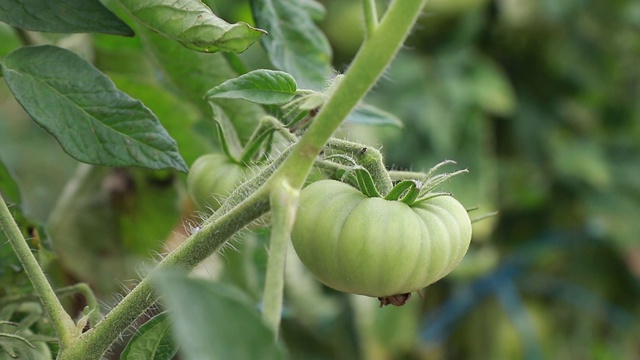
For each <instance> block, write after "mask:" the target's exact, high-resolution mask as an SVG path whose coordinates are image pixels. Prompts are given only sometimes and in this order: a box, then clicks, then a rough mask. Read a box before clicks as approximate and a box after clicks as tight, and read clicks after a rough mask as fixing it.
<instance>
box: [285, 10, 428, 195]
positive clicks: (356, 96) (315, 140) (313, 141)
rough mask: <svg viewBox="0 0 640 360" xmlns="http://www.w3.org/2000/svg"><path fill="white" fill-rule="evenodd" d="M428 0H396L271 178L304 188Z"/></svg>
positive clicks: (398, 48) (389, 61)
mask: <svg viewBox="0 0 640 360" xmlns="http://www.w3.org/2000/svg"><path fill="white" fill-rule="evenodd" d="M425 2H426V0H402V1H394V2H392V3H391V5H390V6H389V8H388V10H387V12H386V13H385V15H384V16H383V18H382V20H381V21H380V24H379V25H378V27H377V28H376V30H375V31H374V32H373V33H372V34H371V36H370V37H369V38H368V39H367V41H365V42H364V43H363V44H362V47H361V48H360V50H359V51H358V53H357V54H356V57H355V58H354V60H353V63H352V64H351V67H350V68H349V70H348V71H347V72H346V74H345V76H344V78H343V80H342V81H341V82H340V83H339V84H338V85H337V87H336V88H335V90H334V91H333V93H332V94H331V97H330V98H329V100H328V101H327V102H326V103H325V105H324V106H323V107H322V109H321V110H320V112H319V113H318V114H317V115H316V117H315V119H314V120H313V123H312V124H311V125H310V127H309V129H308V130H307V132H306V133H305V134H304V136H303V137H302V138H301V139H300V141H299V142H298V144H297V145H296V148H295V149H294V150H293V152H292V154H291V156H290V157H289V158H287V160H285V162H284V163H283V165H282V166H281V167H280V168H279V169H278V171H277V175H276V176H274V177H273V178H272V179H273V181H274V182H277V181H278V180H277V179H276V178H278V177H279V176H283V177H286V178H287V179H288V180H289V182H290V184H291V186H292V187H293V188H301V187H302V185H303V183H304V180H305V178H306V176H307V174H308V173H309V171H310V169H311V166H312V165H313V163H314V160H315V158H316V156H317V155H318V154H319V153H320V151H321V150H322V148H323V147H324V145H325V144H326V142H327V141H328V140H329V138H330V137H331V135H333V133H334V132H335V131H336V129H337V128H338V127H339V126H340V124H341V123H342V121H343V120H344V119H345V118H346V117H347V115H348V114H349V113H350V112H351V111H352V110H353V108H355V106H356V105H357V104H358V102H360V100H361V99H362V98H363V97H364V96H365V94H366V93H367V92H368V91H369V89H370V88H371V87H372V86H373V85H374V84H375V83H376V81H377V80H378V78H379V77H380V76H381V75H382V73H383V71H384V70H385V69H386V67H387V66H388V65H389V64H390V63H391V61H392V60H393V57H394V56H395V55H396V53H397V52H398V51H399V50H400V47H401V46H402V44H403V43H404V40H405V38H406V37H407V36H408V35H409V32H410V31H411V28H412V27H413V24H414V23H415V21H416V19H417V18H418V16H419V15H420V12H421V10H422V8H423V6H424V4H425Z"/></svg>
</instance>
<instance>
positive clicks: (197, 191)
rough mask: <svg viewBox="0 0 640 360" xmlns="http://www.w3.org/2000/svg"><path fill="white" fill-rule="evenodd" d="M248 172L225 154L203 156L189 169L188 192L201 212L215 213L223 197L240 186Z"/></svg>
mask: <svg viewBox="0 0 640 360" xmlns="http://www.w3.org/2000/svg"><path fill="white" fill-rule="evenodd" d="M246 170H247V167H246V166H243V165H240V164H237V163H235V162H233V161H231V159H229V158H228V157H227V156H225V155H223V154H207V155H203V156H201V157H199V158H198V159H196V161H195V162H194V163H193V165H191V169H189V174H188V175H187V190H188V191H189V195H191V198H192V199H193V201H194V203H195V204H196V206H197V207H198V208H199V209H200V210H202V211H204V210H207V209H212V210H214V211H215V210H217V209H218V208H220V205H221V200H222V199H223V197H225V196H227V195H229V193H231V192H232V191H233V190H234V189H235V188H236V187H237V186H238V185H240V183H241V182H242V180H243V179H244V177H245V171H246Z"/></svg>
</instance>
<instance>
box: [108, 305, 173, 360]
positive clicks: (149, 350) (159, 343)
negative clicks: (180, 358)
mask: <svg viewBox="0 0 640 360" xmlns="http://www.w3.org/2000/svg"><path fill="white" fill-rule="evenodd" d="M177 352H178V347H177V346H176V344H175V343H174V342H173V338H172V337H171V321H170V319H169V315H168V314H167V313H166V312H163V313H160V314H158V315H156V316H154V317H153V318H152V319H151V320H149V321H147V322H146V323H145V324H144V325H142V326H141V327H140V328H139V329H138V331H137V332H136V334H135V335H134V336H133V337H132V338H131V340H129V343H128V344H127V347H126V348H125V349H124V351H123V352H122V354H121V355H120V360H138V359H148V360H170V359H172V358H173V356H174V355H175V354H176V353H177Z"/></svg>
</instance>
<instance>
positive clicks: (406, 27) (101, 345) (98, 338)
mask: <svg viewBox="0 0 640 360" xmlns="http://www.w3.org/2000/svg"><path fill="white" fill-rule="evenodd" d="M425 2H426V0H396V1H394V2H392V3H391V5H390V7H389V9H388V11H387V13H386V14H385V16H384V17H383V18H382V21H381V22H380V24H379V26H378V27H377V28H376V30H375V32H374V33H373V34H371V37H370V38H368V39H367V41H365V43H364V44H363V46H362V47H361V49H360V51H359V52H358V54H357V55H356V58H355V59H354V61H353V64H352V65H351V68H350V69H349V71H348V72H347V74H346V75H345V78H344V81H342V83H341V84H340V85H339V86H338V87H337V88H336V90H335V93H334V94H333V95H332V96H331V98H330V99H329V101H328V102H327V103H326V104H325V105H324V106H323V108H322V110H321V111H320V113H319V114H318V115H317V117H316V118H315V119H314V122H313V124H312V125H311V126H310V127H309V129H308V130H307V132H306V133H305V135H304V136H303V137H302V139H301V140H300V142H298V143H297V144H296V146H295V148H294V149H293V151H292V153H291V154H289V156H288V157H287V159H286V160H285V161H284V162H283V163H282V166H281V167H279V168H278V170H276V172H275V173H274V174H273V176H272V177H271V178H270V179H269V181H268V182H267V183H266V184H265V186H263V187H261V188H260V189H258V190H257V191H256V192H255V193H253V194H252V195H251V196H249V198H247V199H246V200H245V201H243V202H241V203H239V204H238V205H237V206H236V207H234V208H233V209H231V210H229V211H228V212H226V213H224V215H221V216H218V215H215V216H214V218H215V220H213V221H212V222H207V223H206V225H205V226H203V228H202V229H200V231H198V232H197V233H195V234H194V235H192V236H190V237H189V239H187V240H186V241H185V243H184V244H183V245H182V246H180V247H179V248H178V249H176V250H175V251H174V252H172V253H171V254H169V255H168V256H167V257H166V258H165V259H164V260H163V261H162V262H160V264H158V266H157V268H158V269H162V268H165V267H166V266H179V267H181V268H183V269H191V268H193V266H195V265H197V264H198V263H199V262H200V261H202V260H203V259H204V258H206V257H207V256H209V255H211V254H212V253H213V252H214V251H216V250H217V249H218V248H219V247H220V246H221V245H222V244H224V242H226V241H227V240H228V239H229V238H230V237H231V236H232V235H233V234H234V233H235V232H236V231H238V230H239V229H241V228H242V227H243V226H245V225H246V224H248V223H249V222H250V220H252V219H250V218H253V219H256V218H257V217H259V216H260V215H262V214H264V213H265V212H266V211H267V210H268V207H269V202H268V200H269V192H270V191H271V189H275V188H276V187H277V186H278V184H281V183H282V180H283V179H286V180H287V181H288V182H289V184H290V185H291V187H292V188H294V189H300V188H301V187H302V185H303V183H304V180H305V178H306V176H307V174H308V173H309V171H310V170H311V167H312V166H313V163H314V162H315V159H316V156H317V155H318V153H319V152H320V151H321V149H322V148H323V146H324V145H325V143H326V142H327V141H328V140H329V138H330V137H331V135H332V134H333V133H334V132H335V130H336V129H337V128H338V126H339V125H340V124H341V123H342V121H343V120H344V119H345V118H346V116H347V115H348V114H349V112H351V110H352V109H353V108H354V107H355V106H356V105H357V103H358V102H359V101H360V100H361V99H362V98H363V97H364V95H365V94H366V93H367V91H368V90H369V89H370V88H371V87H372V86H373V84H374V83H375V82H376V80H377V79H378V78H379V77H380V75H381V74H382V72H383V71H384V69H385V68H386V67H387V66H388V64H389V63H390V62H391V60H392V59H393V57H394V56H395V54H396V53H397V52H398V50H399V49H400V47H401V46H402V44H403V42H404V39H405V38H406V37H407V35H408V34H409V31H410V30H411V27H412V26H413V24H414V23H415V20H416V19H417V17H418V15H419V14H420V11H421V9H422V7H423V6H424V3H425ZM247 195H248V194H247ZM156 298H157V297H156V295H155V294H154V293H153V291H152V288H151V285H150V283H149V280H148V278H147V279H144V280H142V282H141V283H140V284H139V285H138V286H137V287H136V288H134V289H133V290H132V292H131V293H130V294H129V295H127V297H125V299H124V300H123V301H122V302H120V303H119V304H118V305H117V306H116V307H115V308H114V309H113V310H112V311H111V312H110V313H109V314H107V316H106V317H105V319H104V320H103V321H101V322H100V323H99V324H98V325H97V326H96V327H95V328H94V329H92V330H90V331H88V332H87V333H85V334H83V335H82V336H81V337H80V339H79V341H77V342H76V343H75V344H74V345H78V346H73V347H72V348H70V349H68V351H66V352H64V353H63V354H61V355H60V357H59V358H60V359H88V358H87V356H91V357H92V358H99V357H100V356H101V355H102V354H103V353H104V352H105V351H106V350H107V349H108V347H109V346H110V344H111V343H112V342H113V341H115V340H116V339H117V337H118V336H119V335H120V334H121V333H122V332H123V331H124V330H125V329H126V328H127V327H128V326H129V325H131V324H132V323H133V322H134V320H135V319H136V318H137V317H138V316H139V315H141V314H142V313H143V312H144V311H145V310H146V309H147V308H148V307H149V306H151V305H152V304H153V303H154V302H155V301H156Z"/></svg>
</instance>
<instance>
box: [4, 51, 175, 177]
mask: <svg viewBox="0 0 640 360" xmlns="http://www.w3.org/2000/svg"><path fill="white" fill-rule="evenodd" d="M2 68H3V71H4V74H5V80H6V82H7V84H8V85H9V88H10V89H11V91H12V92H13V94H14V96H15V97H16V99H17V100H18V102H19V103H20V104H21V105H22V107H23V108H24V109H25V110H26V111H27V113H29V115H30V116H31V117H32V118H33V119H34V120H35V121H36V122H37V123H38V124H39V125H40V126H42V127H43V128H44V129H45V130H47V132H49V133H50V134H51V135H53V136H54V137H55V138H56V140H58V142H59V143H60V145H61V146H62V148H63V149H64V150H65V151H66V152H67V153H68V154H69V155H71V156H72V157H74V158H75V159H77V160H79V161H83V162H86V163H90V164H99V165H107V166H141V167H147V168H150V169H166V168H174V169H177V170H180V171H186V170H187V167H186V164H185V163H184V160H183V159H182V157H181V156H180V154H179V153H178V149H177V146H176V143H175V141H174V140H173V139H172V138H171V137H170V136H169V134H168V133H167V132H166V130H165V129H164V128H163V127H162V125H161V124H160V122H159V121H158V119H157V118H156V116H155V115H154V114H153V113H152V112H151V111H150V110H149V109H148V108H147V107H145V106H144V105H143V104H142V103H141V102H140V101H138V100H136V99H133V98H131V97H129V96H128V95H127V94H125V93H123V92H121V91H119V90H118V89H117V88H116V87H115V85H114V84H113V82H112V81H111V80H110V79H109V78H108V77H107V76H105V75H104V74H103V73H101V72H100V71H98V70H97V69H96V68H95V67H93V66H92V65H91V64H89V63H88V62H86V61H85V60H84V59H82V58H80V57H79V56H77V55H75V54H74V53H72V52H70V51H68V50H64V49H61V48H58V47H54V46H49V45H44V46H32V47H23V48H20V49H18V50H16V51H14V52H12V53H11V54H9V55H8V56H7V57H6V58H5V59H4V61H3V63H2Z"/></svg>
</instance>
